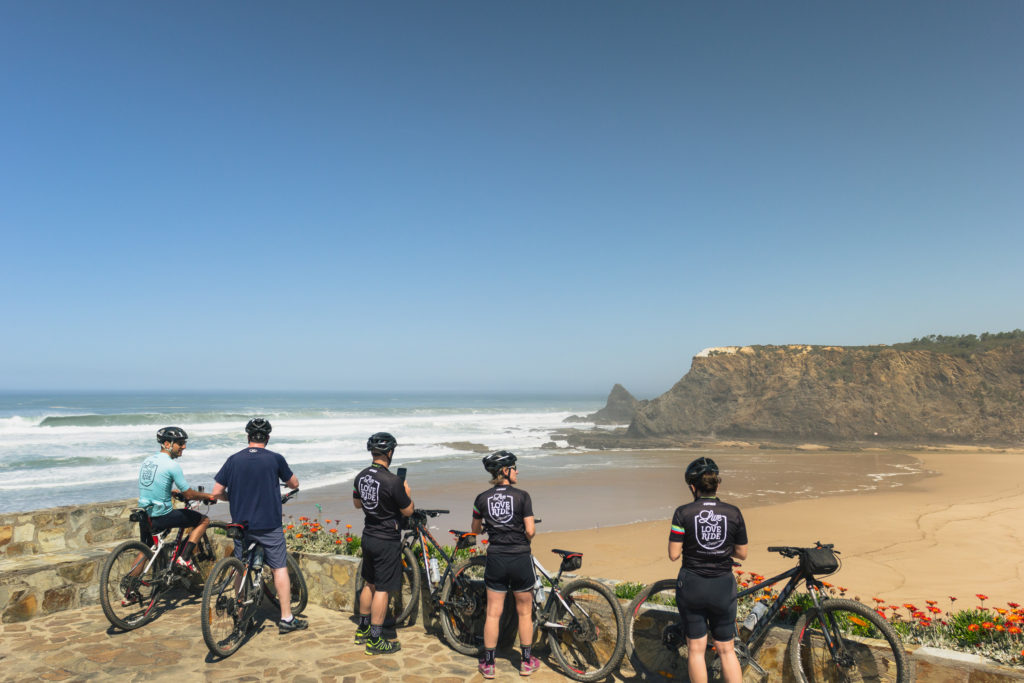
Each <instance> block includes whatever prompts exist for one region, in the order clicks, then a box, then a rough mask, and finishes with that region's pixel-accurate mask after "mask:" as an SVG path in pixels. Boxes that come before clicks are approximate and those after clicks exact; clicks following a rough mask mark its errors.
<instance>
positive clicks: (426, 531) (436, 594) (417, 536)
mask: <svg viewBox="0 0 1024 683" xmlns="http://www.w3.org/2000/svg"><path fill="white" fill-rule="evenodd" d="M417 540H418V541H419V542H420V549H421V555H422V557H423V574H424V575H425V576H426V578H427V589H428V592H429V593H430V597H431V599H432V600H434V601H435V602H436V601H438V600H440V594H441V586H443V585H444V582H445V579H447V578H448V575H449V574H450V573H451V572H452V568H453V567H454V565H455V563H454V562H453V561H452V557H450V556H449V555H448V554H447V553H446V552H445V551H444V548H443V547H442V546H441V544H440V543H438V542H437V539H436V538H434V535H433V534H432V533H430V528H429V527H428V526H427V523H426V522H424V523H423V524H417V525H416V526H415V527H413V529H412V533H411V534H407V535H406V537H405V539H404V540H403V542H402V546H403V547H405V548H409V550H412V548H413V545H414V544H415V543H416V541H417ZM428 541H429V545H428V543H427V542H428ZM431 546H433V548H434V550H435V551H436V552H437V554H438V555H440V556H441V557H443V558H444V561H445V563H446V565H447V566H446V567H445V570H444V573H443V574H441V578H439V579H438V580H437V582H436V583H435V582H434V581H433V580H432V579H431V578H430V547H431ZM415 554H416V553H415V552H413V555H414V556H415ZM417 571H419V568H417Z"/></svg>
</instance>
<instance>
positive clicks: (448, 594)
mask: <svg viewBox="0 0 1024 683" xmlns="http://www.w3.org/2000/svg"><path fill="white" fill-rule="evenodd" d="M486 566H487V558H486V557H483V556H477V557H471V558H469V560H467V561H466V562H463V563H461V564H459V565H456V567H455V568H454V569H453V570H452V571H451V573H450V574H448V577H447V579H446V580H445V582H444V585H442V586H441V605H440V621H441V632H442V633H443V634H444V639H445V640H447V641H448V644H449V645H451V646H452V648H453V649H454V650H455V651H456V652H458V653H460V654H464V655H468V656H475V655H479V654H480V652H481V651H482V650H483V646H484V621H485V619H486V617H487V589H486V587H485V586H484V569H485V567H486Z"/></svg>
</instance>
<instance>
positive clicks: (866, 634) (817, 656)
mask: <svg viewBox="0 0 1024 683" xmlns="http://www.w3.org/2000/svg"><path fill="white" fill-rule="evenodd" d="M827 640H829V641H831V642H832V647H831V648H830V647H829V646H828V645H827ZM789 665H790V668H791V669H792V670H793V674H794V675H795V676H796V680H798V681H802V682H803V683H812V682H817V681H897V682H902V681H909V680H910V676H909V673H908V669H907V661H906V654H905V653H904V650H903V643H902V642H901V641H900V637H899V636H898V635H897V634H896V631H895V630H893V628H892V626H891V625H890V624H889V622H887V621H886V620H885V619H884V618H882V617H881V616H879V614H878V613H877V612H875V611H874V610H873V609H871V608H870V607H868V606H867V605H862V604H861V603H859V602H856V601H854V600H826V601H825V602H823V603H822V605H821V607H820V608H818V607H812V608H811V609H809V610H808V611H807V612H806V613H805V614H803V615H802V616H801V617H800V618H799V619H798V620H797V622H796V626H795V627H794V628H793V635H792V637H791V638H790V641H789Z"/></svg>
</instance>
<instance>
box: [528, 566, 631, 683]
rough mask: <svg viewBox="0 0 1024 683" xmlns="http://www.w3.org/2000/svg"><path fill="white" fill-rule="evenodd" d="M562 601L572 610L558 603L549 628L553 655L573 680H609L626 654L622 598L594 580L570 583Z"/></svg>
mask: <svg viewBox="0 0 1024 683" xmlns="http://www.w3.org/2000/svg"><path fill="white" fill-rule="evenodd" d="M562 598H563V599H564V600H565V602H566V603H567V604H568V609H566V606H565V605H563V604H561V602H558V603H557V604H556V605H555V613H554V614H553V615H552V618H551V621H550V622H548V624H547V625H546V628H547V631H548V645H549V646H550V647H551V653H552V654H553V655H554V656H555V659H556V660H558V663H559V665H560V666H561V667H562V672H563V673H564V674H565V675H566V676H568V677H569V678H572V679H575V680H577V681H596V680H598V679H601V678H604V677H606V676H607V675H608V674H609V673H611V671H612V670H613V669H615V668H616V667H618V665H619V663H620V662H622V655H623V654H624V653H625V651H626V626H625V619H624V617H623V615H622V606H621V605H619V600H618V598H616V597H615V594H614V593H612V591H611V589H610V588H608V586H605V585H604V584H603V583H598V582H597V581H593V580H591V579H577V580H575V581H573V582H571V583H569V584H568V585H567V586H566V587H565V588H564V589H563V590H562ZM551 622H554V624H555V625H552V624H551Z"/></svg>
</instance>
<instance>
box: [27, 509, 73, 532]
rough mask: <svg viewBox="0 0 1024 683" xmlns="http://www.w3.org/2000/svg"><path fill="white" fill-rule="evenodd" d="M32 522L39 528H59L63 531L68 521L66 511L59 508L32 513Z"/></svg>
mask: <svg viewBox="0 0 1024 683" xmlns="http://www.w3.org/2000/svg"><path fill="white" fill-rule="evenodd" d="M32 523H33V524H35V525H36V528H38V529H40V530H42V529H56V528H59V529H61V530H62V531H63V529H64V527H65V526H66V525H67V523H68V513H67V512H66V511H64V510H61V509H60V508H56V509H54V510H45V511H43V512H37V513H36V514H34V515H32Z"/></svg>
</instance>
